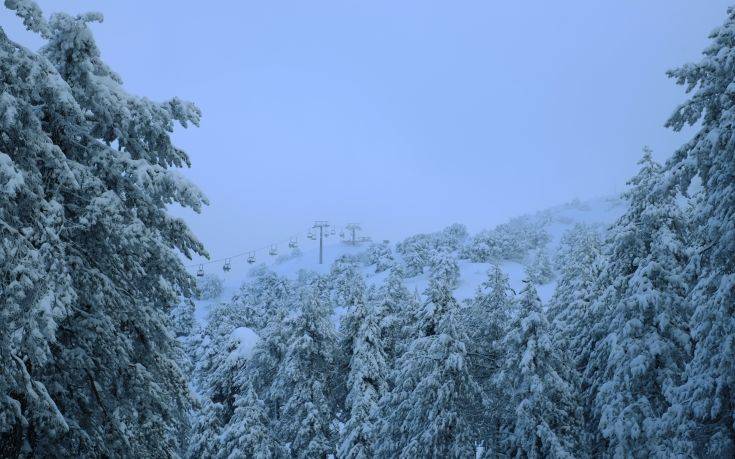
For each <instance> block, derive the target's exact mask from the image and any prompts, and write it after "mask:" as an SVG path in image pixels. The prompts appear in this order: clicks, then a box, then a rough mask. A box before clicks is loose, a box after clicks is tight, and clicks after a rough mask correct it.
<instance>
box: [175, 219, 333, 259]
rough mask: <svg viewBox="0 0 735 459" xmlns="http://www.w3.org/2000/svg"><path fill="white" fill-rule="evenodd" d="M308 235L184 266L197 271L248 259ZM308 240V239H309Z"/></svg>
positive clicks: (304, 233) (291, 237)
mask: <svg viewBox="0 0 735 459" xmlns="http://www.w3.org/2000/svg"><path fill="white" fill-rule="evenodd" d="M330 226H332V225H330ZM307 233H308V231H306V232H303V231H302V232H299V233H295V234H292V235H291V236H289V237H288V238H286V239H282V240H280V241H277V242H274V243H271V244H266V245H264V246H262V247H259V248H257V249H250V250H244V251H242V252H239V253H236V254H234V255H230V256H226V257H221V258H216V259H214V260H208V261H204V262H200V263H191V264H188V265H184V266H185V267H186V268H194V269H197V268H199V267H202V266H207V265H213V264H215V263H222V262H225V261H227V260H234V259H235V258H241V257H246V256H249V255H250V254H255V253H258V252H263V251H269V250H270V249H271V248H272V247H273V246H274V245H281V244H287V243H289V242H291V241H292V240H293V239H294V238H296V239H298V238H299V237H300V236H304V235H306V234H307ZM307 239H308V237H307Z"/></svg>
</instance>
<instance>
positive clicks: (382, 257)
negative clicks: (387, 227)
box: [367, 242, 395, 273]
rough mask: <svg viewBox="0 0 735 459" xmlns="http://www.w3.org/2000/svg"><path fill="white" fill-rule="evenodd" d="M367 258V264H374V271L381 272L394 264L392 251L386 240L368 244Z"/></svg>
mask: <svg viewBox="0 0 735 459" xmlns="http://www.w3.org/2000/svg"><path fill="white" fill-rule="evenodd" d="M367 259H368V263H369V264H371V265H375V272H376V273H382V272H383V271H385V270H386V269H390V268H391V267H392V266H393V265H394V264H395V260H394V259H393V252H392V251H391V249H390V245H389V244H388V243H386V242H381V243H380V244H373V245H372V246H370V248H369V249H368V252H367Z"/></svg>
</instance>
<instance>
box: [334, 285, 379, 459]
mask: <svg viewBox="0 0 735 459" xmlns="http://www.w3.org/2000/svg"><path fill="white" fill-rule="evenodd" d="M355 283H356V287H357V289H356V290H360V289H361V290H362V291H363V293H362V295H357V296H355V297H354V298H353V301H352V302H351V304H350V305H349V309H348V311H347V314H346V315H345V316H344V318H343V320H342V327H341V328H340V333H341V334H342V338H341V339H342V343H343V345H342V350H343V352H344V353H345V354H346V356H347V357H348V359H349V364H348V374H347V391H348V392H347V397H346V400H345V404H344V407H345V412H346V416H347V419H346V422H345V425H344V427H343V429H342V432H341V434H340V442H339V449H338V450H337V457H340V458H351V459H352V458H370V457H374V455H375V449H376V445H377V441H378V440H379V436H378V434H377V425H376V424H377V419H378V416H379V412H378V403H379V401H380V399H381V398H382V397H383V396H384V395H385V393H386V390H387V383H386V377H387V376H388V364H387V362H386V355H385V350H384V348H383V341H382V335H383V332H382V330H381V316H380V314H379V313H378V311H377V310H376V302H375V301H374V299H371V300H368V299H367V298H366V295H365V286H364V281H363V280H362V278H361V277H359V278H357V279H356V280H355Z"/></svg>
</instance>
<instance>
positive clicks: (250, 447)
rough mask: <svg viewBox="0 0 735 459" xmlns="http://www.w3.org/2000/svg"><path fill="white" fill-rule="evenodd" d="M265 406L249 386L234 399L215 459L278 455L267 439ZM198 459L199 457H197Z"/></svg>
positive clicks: (274, 443) (262, 458)
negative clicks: (233, 410)
mask: <svg viewBox="0 0 735 459" xmlns="http://www.w3.org/2000/svg"><path fill="white" fill-rule="evenodd" d="M268 426H269V419H268V416H266V411H265V406H264V405H263V402H262V401H261V400H260V399H259V398H258V395H257V394H256V393H255V390H254V389H253V386H252V385H251V384H248V385H246V387H245V390H244V392H243V393H242V394H237V395H235V412H234V414H233V415H232V418H230V420H229V422H228V424H227V426H226V427H225V428H224V429H223V431H222V434H221V435H220V443H221V446H220V450H219V451H218V452H217V456H216V457H218V458H223V459H241V458H246V457H247V458H253V459H270V458H273V457H278V455H279V454H280V453H281V451H280V445H279V444H278V442H277V441H276V440H275V439H274V438H273V436H272V435H271V431H270V429H269V427H268ZM199 457H201V456H199Z"/></svg>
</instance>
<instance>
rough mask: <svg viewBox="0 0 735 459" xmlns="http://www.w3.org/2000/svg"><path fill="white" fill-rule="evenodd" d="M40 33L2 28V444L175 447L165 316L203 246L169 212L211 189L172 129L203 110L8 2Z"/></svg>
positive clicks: (185, 290)
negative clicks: (31, 39)
mask: <svg viewBox="0 0 735 459" xmlns="http://www.w3.org/2000/svg"><path fill="white" fill-rule="evenodd" d="M6 5H7V6H9V7H10V8H13V9H15V10H16V12H17V13H18V14H19V15H20V16H21V17H22V19H23V21H24V23H25V24H26V26H27V27H28V28H29V29H30V30H34V31H36V32H38V33H40V34H41V35H42V37H43V38H44V39H45V40H46V44H45V46H43V48H42V49H41V51H40V55H39V54H35V53H32V52H30V51H28V50H27V49H25V48H23V47H20V46H18V45H16V44H14V43H13V42H11V41H10V40H9V39H8V38H7V36H6V35H5V33H4V32H3V31H0V75H2V78H0V94H1V95H0V113H1V114H2V116H0V132H2V134H0V178H1V181H0V183H2V184H3V185H2V186H0V216H1V220H2V222H3V223H2V225H1V226H0V241H2V243H0V285H2V286H3V289H2V293H0V359H1V360H2V362H3V372H2V373H1V374H0V393H2V394H3V397H2V400H1V401H0V413H1V414H0V450H2V451H3V453H5V454H7V455H10V456H16V455H20V454H22V455H25V456H39V457H41V456H49V455H53V456H68V457H74V456H80V455H91V456H121V455H132V456H139V457H145V456H149V457H150V456H157V457H165V456H169V455H174V454H178V452H179V451H180V443H179V440H180V438H179V434H180V433H181V432H183V431H184V430H185V429H184V428H183V427H184V425H185V423H186V412H187V406H188V399H187V391H186V385H185V382H184V380H183V379H182V377H181V374H180V372H179V370H178V368H177V365H176V363H175V361H174V355H175V343H174V341H173V339H172V336H171V334H170V333H169V331H168V330H167V324H168V317H167V316H168V312H169V308H170V307H171V306H172V305H174V304H176V303H177V302H178V299H179V297H180V295H183V296H189V295H190V294H191V292H192V290H193V280H192V279H191V277H190V276H189V275H188V274H187V272H186V270H185V268H184V266H183V265H182V264H181V261H180V259H179V256H178V254H177V253H176V252H175V250H178V251H180V252H181V253H183V254H184V255H186V256H190V255H191V254H192V253H199V254H202V255H204V254H205V252H204V250H203V248H202V246H201V244H200V243H199V242H198V241H196V239H195V238H194V237H193V236H192V234H191V233H190V231H189V229H188V228H187V227H186V225H185V223H184V222H183V221H182V220H180V219H175V218H172V217H171V216H170V215H168V213H167V207H168V205H169V204H172V203H178V204H180V205H182V206H185V207H191V208H193V209H194V210H197V211H198V210H199V209H200V208H201V206H202V204H204V203H205V198H204V197H203V196H202V194H201V193H200V192H199V191H198V190H197V189H196V188H195V187H193V186H192V185H191V184H189V183H188V182H186V181H185V180H183V179H182V178H181V176H180V175H179V174H177V173H176V172H174V171H172V170H171V168H172V167H182V166H186V165H188V164H189V160H188V157H187V155H186V153H185V152H184V151H182V150H181V149H179V148H176V147H175V146H174V145H173V144H172V142H171V138H170V134H171V131H172V130H173V128H174V123H175V122H177V121H178V122H179V123H180V124H182V125H184V126H186V125H187V124H188V123H190V122H191V123H194V124H197V123H198V121H199V116H200V113H199V110H198V109H197V108H196V107H194V106H193V105H191V104H189V103H186V102H183V101H181V100H179V99H172V100H170V101H167V102H163V103H155V102H152V101H150V100H148V99H146V98H141V97H135V96H131V95H130V94H128V93H127V92H125V91H124V89H123V88H122V83H121V79H120V77H119V76H117V75H116V74H115V73H113V72H112V71H111V70H110V69H109V67H107V66H106V65H105V64H104V62H103V61H102V59H101V57H100V52H99V49H98V48H97V46H96V44H95V42H94V39H93V37H92V34H91V32H90V30H89V27H88V25H87V23H88V22H90V21H98V20H101V16H100V15H97V14H86V15H80V16H77V17H71V16H68V15H65V14H56V15H54V16H52V17H51V20H50V21H46V19H45V18H44V17H43V15H42V14H41V10H40V9H39V8H38V7H37V6H36V5H35V3H33V2H32V1H29V0H25V1H21V0H15V1H8V2H6Z"/></svg>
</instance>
